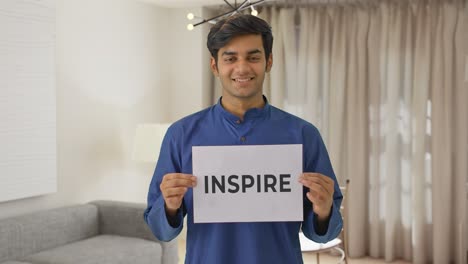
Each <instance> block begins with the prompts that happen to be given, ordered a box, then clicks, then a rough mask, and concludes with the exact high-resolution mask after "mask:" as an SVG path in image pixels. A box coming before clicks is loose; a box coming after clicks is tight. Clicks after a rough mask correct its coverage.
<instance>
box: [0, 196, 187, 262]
mask: <svg viewBox="0 0 468 264" xmlns="http://www.w3.org/2000/svg"><path fill="white" fill-rule="evenodd" d="M144 209H145V206H144V205H143V204H136V203H125V202H113V201H95V202H90V203H88V204H81V205H76V206H69V207H63V208H58V209H53V210H47V211H41V212H37V213H31V214H28V215H23V216H18V217H12V218H7V219H0V263H1V264H14V263H17V264H21V263H22V264H25V263H32V264H77V263H80V264H94V263H95V264H98V263H99V264H104V263H112V264H124V263H125V264H127V263H132V264H133V263H136V264H146V263H148V264H149V263H151V264H160V263H161V264H175V263H177V262H178V252H177V241H176V240H174V241H171V242H161V241H158V240H157V239H156V238H154V236H153V234H152V233H151V231H150V230H149V228H148V227H147V226H146V224H145V222H144V220H143V211H144Z"/></svg>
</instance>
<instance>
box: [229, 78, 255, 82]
mask: <svg viewBox="0 0 468 264" xmlns="http://www.w3.org/2000/svg"><path fill="white" fill-rule="evenodd" d="M252 79H253V78H245V79H234V80H235V81H236V82H248V81H250V80H252Z"/></svg>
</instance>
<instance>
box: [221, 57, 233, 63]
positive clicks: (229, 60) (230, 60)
mask: <svg viewBox="0 0 468 264" xmlns="http://www.w3.org/2000/svg"><path fill="white" fill-rule="evenodd" d="M235 61H236V58H235V57H225V58H224V62H226V63H232V62H235Z"/></svg>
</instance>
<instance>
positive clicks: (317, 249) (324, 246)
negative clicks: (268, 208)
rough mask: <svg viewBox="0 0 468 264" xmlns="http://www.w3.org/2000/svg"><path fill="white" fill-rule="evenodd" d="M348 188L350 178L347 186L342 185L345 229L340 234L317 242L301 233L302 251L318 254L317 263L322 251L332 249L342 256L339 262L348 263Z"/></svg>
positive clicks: (342, 212)
mask: <svg viewBox="0 0 468 264" xmlns="http://www.w3.org/2000/svg"><path fill="white" fill-rule="evenodd" d="M348 188H349V180H348V179H347V180H346V185H345V186H340V190H341V193H342V194H343V201H342V203H341V207H340V212H341V215H342V217H343V229H341V232H340V235H339V236H338V237H337V238H335V239H333V240H332V241H329V242H327V243H317V242H314V241H312V240H310V239H308V238H307V237H305V236H304V234H303V233H302V232H300V233H299V242H300V244H301V251H302V252H312V253H315V254H316V256H317V263H318V264H319V263H320V253H322V252H330V251H333V250H334V251H337V252H338V253H339V254H340V255H341V258H340V260H339V261H338V263H346V264H347V263H348V248H347V246H348V242H347V237H346V232H345V231H344V228H345V226H346V225H345V220H347V206H346V198H347V195H348Z"/></svg>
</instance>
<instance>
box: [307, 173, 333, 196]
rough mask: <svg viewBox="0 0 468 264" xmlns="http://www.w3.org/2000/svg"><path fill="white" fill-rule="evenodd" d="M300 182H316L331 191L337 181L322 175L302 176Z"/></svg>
mask: <svg viewBox="0 0 468 264" xmlns="http://www.w3.org/2000/svg"><path fill="white" fill-rule="evenodd" d="M299 182H301V183H305V182H315V183H317V184H320V185H322V186H323V187H325V188H327V189H328V190H329V191H330V192H331V191H332V190H333V189H334V188H335V187H334V186H335V182H334V181H333V180H332V179H331V178H329V177H327V176H323V175H322V177H307V176H305V177H300V178H299Z"/></svg>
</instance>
